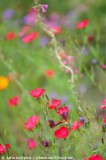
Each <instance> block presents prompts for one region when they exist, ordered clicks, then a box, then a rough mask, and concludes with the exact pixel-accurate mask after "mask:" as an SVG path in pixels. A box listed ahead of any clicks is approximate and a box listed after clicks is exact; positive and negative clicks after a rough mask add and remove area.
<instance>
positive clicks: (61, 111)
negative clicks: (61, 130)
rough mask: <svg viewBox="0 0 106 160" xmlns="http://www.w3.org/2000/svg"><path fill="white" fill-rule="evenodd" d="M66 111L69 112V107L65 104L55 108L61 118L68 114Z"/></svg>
mask: <svg viewBox="0 0 106 160" xmlns="http://www.w3.org/2000/svg"><path fill="white" fill-rule="evenodd" d="M68 112H69V108H68V107H67V106H65V107H59V108H58V109H57V113H58V114H59V115H60V116H62V117H63V118H65V119H66V118H67V116H68Z"/></svg>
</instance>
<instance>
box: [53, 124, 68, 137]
mask: <svg viewBox="0 0 106 160" xmlns="http://www.w3.org/2000/svg"><path fill="white" fill-rule="evenodd" d="M68 135H69V130H68V128H66V127H64V126H63V127H60V128H59V129H57V130H56V131H55V132H54V136H55V137H56V138H66V137H67V136H68Z"/></svg>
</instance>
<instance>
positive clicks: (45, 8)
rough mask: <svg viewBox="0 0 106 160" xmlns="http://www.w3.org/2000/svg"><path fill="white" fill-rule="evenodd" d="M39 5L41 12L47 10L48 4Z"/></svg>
mask: <svg viewBox="0 0 106 160" xmlns="http://www.w3.org/2000/svg"><path fill="white" fill-rule="evenodd" d="M40 7H41V9H42V13H45V12H46V11H47V8H48V4H41V5H40Z"/></svg>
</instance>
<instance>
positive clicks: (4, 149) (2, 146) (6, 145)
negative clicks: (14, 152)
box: [0, 144, 10, 154]
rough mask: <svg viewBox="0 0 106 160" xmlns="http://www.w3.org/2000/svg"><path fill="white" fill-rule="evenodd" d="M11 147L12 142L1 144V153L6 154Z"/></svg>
mask: <svg viewBox="0 0 106 160" xmlns="http://www.w3.org/2000/svg"><path fill="white" fill-rule="evenodd" d="M9 148H10V144H5V145H2V144H0V154H4V153H5V152H7V150H8V149H9Z"/></svg>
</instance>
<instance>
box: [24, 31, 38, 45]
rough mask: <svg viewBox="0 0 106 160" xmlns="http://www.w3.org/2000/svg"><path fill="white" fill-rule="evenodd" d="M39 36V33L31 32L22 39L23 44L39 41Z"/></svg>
mask: <svg viewBox="0 0 106 160" xmlns="http://www.w3.org/2000/svg"><path fill="white" fill-rule="evenodd" d="M38 36H39V34H38V32H31V33H29V34H27V35H26V36H24V37H22V42H24V43H29V42H32V41H33V40H35V39H37V38H38Z"/></svg>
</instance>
